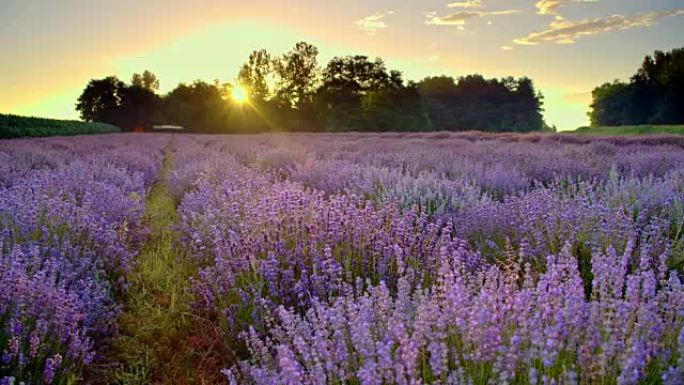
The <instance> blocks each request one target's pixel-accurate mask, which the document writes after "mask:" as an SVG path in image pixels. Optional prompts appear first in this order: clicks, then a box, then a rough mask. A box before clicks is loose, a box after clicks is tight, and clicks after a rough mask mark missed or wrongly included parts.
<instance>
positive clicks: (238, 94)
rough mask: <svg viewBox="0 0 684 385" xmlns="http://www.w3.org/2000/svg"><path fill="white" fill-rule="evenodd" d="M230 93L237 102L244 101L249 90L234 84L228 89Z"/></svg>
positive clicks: (247, 97) (247, 96)
mask: <svg viewBox="0 0 684 385" xmlns="http://www.w3.org/2000/svg"><path fill="white" fill-rule="evenodd" d="M230 95H231V97H232V98H233V100H235V101H236V102H238V103H245V102H246V101H247V100H248V99H249V92H248V91H247V88H245V87H244V86H241V85H236V86H235V87H233V89H232V90H231V91H230Z"/></svg>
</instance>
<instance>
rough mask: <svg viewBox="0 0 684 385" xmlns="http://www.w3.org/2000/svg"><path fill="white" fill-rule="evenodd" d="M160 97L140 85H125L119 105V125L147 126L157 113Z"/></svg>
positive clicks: (127, 126) (131, 127)
mask: <svg viewBox="0 0 684 385" xmlns="http://www.w3.org/2000/svg"><path fill="white" fill-rule="evenodd" d="M159 105H160V98H159V96H157V95H156V94H155V93H154V92H153V91H152V90H151V89H149V88H147V87H142V86H137V85H133V86H129V87H125V88H124V89H123V90H122V92H121V105H120V106H119V115H120V122H121V123H120V126H121V127H122V128H125V129H133V128H138V127H149V126H151V125H153V124H154V122H155V120H157V119H158V115H159Z"/></svg>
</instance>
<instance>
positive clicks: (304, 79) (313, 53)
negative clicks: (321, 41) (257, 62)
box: [274, 42, 319, 110]
mask: <svg viewBox="0 0 684 385" xmlns="http://www.w3.org/2000/svg"><path fill="white" fill-rule="evenodd" d="M274 68H275V72H276V74H277V75H278V83H277V88H276V92H275V93H276V98H277V99H278V101H279V104H281V105H285V106H288V107H290V108H295V109H297V110H301V109H303V108H305V106H306V105H310V104H311V102H312V100H313V96H314V93H315V90H316V81H317V79H318V73H319V68H318V48H316V47H315V46H313V45H311V44H308V43H306V42H299V43H297V44H296V45H295V47H294V49H292V50H291V51H290V52H288V53H286V54H285V55H283V57H282V58H280V59H279V60H277V61H275V62H274Z"/></svg>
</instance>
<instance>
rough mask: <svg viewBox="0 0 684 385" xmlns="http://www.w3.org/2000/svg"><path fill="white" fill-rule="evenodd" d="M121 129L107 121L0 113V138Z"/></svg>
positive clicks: (90, 132) (118, 130)
mask: <svg viewBox="0 0 684 385" xmlns="http://www.w3.org/2000/svg"><path fill="white" fill-rule="evenodd" d="M120 131H121V129H120V128H119V127H116V126H113V125H111V124H106V123H86V122H80V121H77V120H58V119H45V118H35V117H29V116H18V115H5V114H0V138H2V139H11V138H21V137H42V136H68V135H85V134H105V133H110V132H120Z"/></svg>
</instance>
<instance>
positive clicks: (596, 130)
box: [566, 125, 684, 136]
mask: <svg viewBox="0 0 684 385" xmlns="http://www.w3.org/2000/svg"><path fill="white" fill-rule="evenodd" d="M566 133H570V134H581V135H606V136H633V135H684V125H671V126H664V125H663V126H652V125H643V126H614V127H610V126H605V127H580V128H578V129H577V130H575V131H566Z"/></svg>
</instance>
